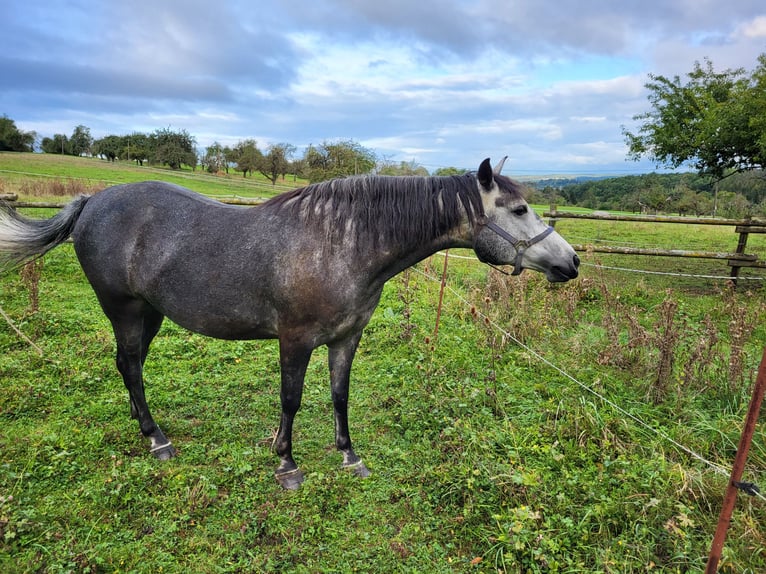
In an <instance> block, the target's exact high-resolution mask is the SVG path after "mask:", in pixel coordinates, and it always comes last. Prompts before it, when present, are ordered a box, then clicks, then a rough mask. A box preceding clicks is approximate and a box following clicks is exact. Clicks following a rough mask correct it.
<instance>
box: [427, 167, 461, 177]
mask: <svg viewBox="0 0 766 574" xmlns="http://www.w3.org/2000/svg"><path fill="white" fill-rule="evenodd" d="M465 172H466V170H464V169H460V168H457V167H440V168H438V169H437V170H436V171H434V175H440V176H441V175H463V174H464V173H465Z"/></svg>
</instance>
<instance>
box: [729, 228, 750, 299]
mask: <svg viewBox="0 0 766 574" xmlns="http://www.w3.org/2000/svg"><path fill="white" fill-rule="evenodd" d="M748 225H750V217H749V216H748V217H746V218H745V221H744V224H743V226H742V227H741V228H740V232H739V241H737V250H736V251H735V253H737V254H738V255H742V254H743V253H744V252H745V247H747V238H748V232H747V227H746V226H748ZM739 270H740V267H739V265H732V268H731V276H732V277H733V279H732V283H734V287H735V288H736V287H737V278H738V277H739Z"/></svg>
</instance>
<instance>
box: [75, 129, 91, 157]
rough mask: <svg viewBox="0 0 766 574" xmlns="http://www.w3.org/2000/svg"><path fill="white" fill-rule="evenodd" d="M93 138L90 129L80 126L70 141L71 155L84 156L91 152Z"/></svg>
mask: <svg viewBox="0 0 766 574" xmlns="http://www.w3.org/2000/svg"><path fill="white" fill-rule="evenodd" d="M92 146H93V138H92V137H91V135H90V128H88V127H86V126H83V125H79V126H77V127H76V128H75V129H74V131H73V132H72V137H71V138H70V139H69V153H71V154H72V155H83V154H87V153H90V152H91V147H92Z"/></svg>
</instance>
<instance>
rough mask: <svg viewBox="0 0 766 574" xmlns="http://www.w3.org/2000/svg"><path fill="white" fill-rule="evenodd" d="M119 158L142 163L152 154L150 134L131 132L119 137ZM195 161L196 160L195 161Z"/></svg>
mask: <svg viewBox="0 0 766 574" xmlns="http://www.w3.org/2000/svg"><path fill="white" fill-rule="evenodd" d="M121 142H122V145H121V146H120V153H119V158H120V159H124V160H127V161H135V162H136V163H137V164H138V165H141V166H142V165H144V162H145V161H149V158H151V157H152V156H153V155H154V148H153V146H154V144H153V141H152V136H150V135H147V134H142V133H141V132H133V133H132V134H130V135H129V136H124V137H122V138H121ZM195 163H196V161H195Z"/></svg>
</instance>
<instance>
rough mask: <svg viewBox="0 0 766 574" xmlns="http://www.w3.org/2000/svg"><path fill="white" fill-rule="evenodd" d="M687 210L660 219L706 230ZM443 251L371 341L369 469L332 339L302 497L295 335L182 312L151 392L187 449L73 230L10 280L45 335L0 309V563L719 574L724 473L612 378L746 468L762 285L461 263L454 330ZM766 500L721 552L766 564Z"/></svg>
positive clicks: (418, 274) (360, 402)
mask: <svg viewBox="0 0 766 574" xmlns="http://www.w3.org/2000/svg"><path fill="white" fill-rule="evenodd" d="M562 223H563V222H562ZM569 223H570V222H566V224H567V225H569ZM578 225H579V227H578V228H577V229H575V228H572V229H571V232H572V233H574V232H575V231H576V232H578V233H581V234H583V235H585V236H593V235H594V234H596V233H598V232H599V231H598V229H597V227H596V225H597V224H594V223H593V222H578ZM667 229H669V228H666V227H661V228H660V231H657V230H656V229H654V228H652V229H651V230H650V231H651V232H652V233H656V234H658V235H657V240H659V241H662V242H667V243H670V244H681V243H683V241H685V239H686V238H688V237H692V236H693V237H694V239H695V240H696V239H697V238H698V235H697V234H696V233H695V234H691V233H689V232H685V233H684V234H682V235H675V234H671V233H668V232H667V231H665V232H663V231H662V230H667ZM567 231H569V230H567V229H565V228H564V227H563V224H562V232H564V233H565V234H566V232H567ZM614 233H617V231H614ZM626 233H631V234H635V235H634V237H633V238H634V239H635V240H636V241H641V234H640V232H639V231H636V230H631V231H629V232H628V231H626ZM663 233H665V234H664V235H663ZM700 233H712V232H710V231H707V230H704V231H702V230H701V231H700ZM728 233H729V234H731V231H730V230H729V231H728ZM731 236H733V234H731V235H729V237H731ZM734 237H736V236H734ZM452 255H467V253H464V252H459V251H454V252H452ZM441 257H442V256H441V255H437V256H434V257H433V258H431V259H430V260H427V261H425V262H423V263H421V264H420V265H418V266H417V268H416V269H414V270H411V271H409V272H405V273H404V274H402V275H400V276H399V277H397V278H395V279H394V280H392V281H391V282H389V284H388V285H387V286H386V289H385V291H384V294H383V298H382V300H381V304H380V307H379V308H378V310H377V311H376V313H375V315H374V317H373V319H372V321H371V323H370V325H369V326H368V328H367V330H366V332H365V336H364V338H363V339H362V344H361V346H360V349H359V353H358V355H357V359H356V361H355V364H354V372H353V382H352V397H351V430H352V436H353V437H354V439H355V445H356V447H357V451H358V452H359V453H360V454H361V455H362V456H363V457H364V459H365V462H366V463H367V465H368V466H369V467H370V469H371V470H372V472H373V475H372V477H370V478H369V479H367V480H359V479H356V478H354V477H353V476H351V475H350V473H347V472H344V471H342V470H341V469H340V468H339V466H340V462H341V461H340V455H339V454H337V452H336V451H335V449H334V446H333V424H332V406H331V402H330V397H329V390H328V382H327V381H328V379H327V369H326V353H325V352H324V351H323V350H322V349H320V350H318V351H317V352H316V354H315V357H314V358H313V359H312V362H311V364H310V366H309V370H308V375H307V382H306V391H305V395H304V405H303V408H302V410H301V412H300V413H299V415H298V418H297V422H296V429H295V454H296V457H297V459H298V462H299V463H300V464H301V466H302V468H303V470H304V472H305V473H306V475H307V480H306V482H305V483H304V485H303V486H302V487H301V489H300V490H299V491H297V492H284V491H281V490H280V488H279V487H278V485H277V483H276V481H275V480H274V478H273V475H272V473H273V470H274V468H275V467H276V464H277V458H276V456H275V455H274V454H273V452H272V451H271V440H272V438H273V436H274V433H275V430H276V427H277V424H278V415H279V401H278V376H279V375H278V357H277V348H276V345H275V344H274V342H271V341H256V342H225V341H217V340H212V339H206V338H203V337H199V336H196V335H192V334H190V333H188V332H186V331H184V330H183V329H181V328H179V327H176V326H174V325H172V324H166V325H165V326H164V327H163V329H162V331H161V332H160V334H159V336H158V338H157V340H156V342H155V344H154V346H153V348H152V352H151V354H150V356H149V360H148V361H147V392H148V394H149V401H150V404H151V406H152V407H153V410H154V414H155V417H156V418H157V420H158V422H159V423H160V424H161V425H163V428H164V429H165V430H166V431H167V433H168V434H169V436H170V437H171V438H172V439H173V441H174V444H176V446H178V448H179V450H180V456H179V457H177V458H175V459H173V460H172V461H169V462H166V463H159V462H157V461H155V460H153V459H152V458H151V456H150V455H149V454H148V453H147V451H146V445H145V444H144V443H143V441H142V439H141V437H140V436H139V433H138V429H137V425H136V423H135V421H133V420H131V419H130V417H129V408H128V402H127V397H126V392H125V390H124V388H123V387H122V383H121V381H120V380H119V377H118V375H117V372H116V369H115V367H114V361H113V352H114V351H113V349H114V344H113V341H112V335H111V332H110V328H109V324H108V321H107V320H106V319H105V318H104V316H103V314H102V313H101V312H100V310H99V309H98V304H97V301H96V300H95V296H94V295H93V292H92V291H91V290H90V288H89V286H88V285H87V282H86V280H85V278H84V277H83V274H82V272H81V271H80V269H79V264H78V263H77V260H76V258H75V256H74V253H73V251H72V248H71V246H68V245H65V246H63V247H61V248H59V249H57V250H55V251H53V252H51V253H50V254H49V255H47V256H46V257H45V260H44V264H43V266H42V268H41V269H39V270H38V271H39V276H38V279H37V281H36V282H35V280H34V274H33V275H31V278H30V276H27V277H26V279H25V278H22V276H21V275H20V274H19V273H10V274H7V275H5V276H3V277H1V278H0V307H2V308H3V309H4V310H5V311H6V312H7V313H8V314H9V315H10V316H11V318H12V319H13V320H14V322H15V323H16V325H17V326H18V327H19V328H20V329H21V330H22V331H23V332H24V333H25V334H26V335H27V336H29V337H30V338H31V339H32V340H33V341H34V342H35V343H36V344H37V345H39V346H40V348H41V349H42V350H43V353H44V354H43V356H42V357H39V356H37V355H36V353H34V351H33V350H31V349H30V347H29V345H28V344H27V343H26V342H25V341H24V340H22V339H21V338H20V337H18V336H17V334H16V333H15V332H14V331H13V330H12V329H10V327H8V326H7V325H5V324H4V323H0V571H3V572H11V573H14V572H46V573H47V572H51V573H53V572H354V571H359V572H369V571H376V572H437V573H440V572H444V573H451V572H498V571H500V572H572V573H574V572H621V573H622V572H646V571H657V572H697V571H701V570H702V569H703V568H704V564H705V559H706V556H707V552H708V550H709V547H710V542H711V540H712V534H713V531H714V529H715V526H716V522H717V516H718V512H719V510H720V505H721V502H722V496H723V493H724V489H725V486H726V483H727V477H726V476H722V475H720V474H718V473H717V472H715V471H714V470H713V469H711V468H710V467H708V466H707V465H706V464H704V463H702V462H700V461H699V460H697V459H695V458H694V457H693V456H691V455H689V454H688V453H687V452H685V451H683V450H679V449H677V448H676V447H675V446H673V445H672V444H671V443H669V442H668V441H667V440H665V439H664V438H663V437H662V436H661V435H659V434H657V432H655V431H653V430H649V429H647V428H646V427H644V426H642V425H639V424H637V423H636V422H635V421H634V420H632V419H630V418H629V417H626V415H625V414H624V413H623V412H621V411H620V410H615V409H614V408H613V407H612V406H610V405H609V404H607V403H605V402H604V401H603V400H602V399H601V398H599V396H602V397H605V398H606V399H608V400H609V401H612V402H613V403H616V404H617V405H619V407H620V408H621V409H624V410H625V411H628V412H630V413H631V414H632V415H634V416H636V417H638V418H640V419H641V420H643V421H645V422H646V424H647V425H649V427H651V428H652V429H656V431H659V432H661V433H663V434H665V435H667V436H669V437H671V438H672V439H673V440H675V441H677V442H679V443H681V444H683V445H685V446H687V447H688V448H689V449H692V450H693V451H694V452H696V453H700V454H702V455H703V456H704V457H705V458H706V459H708V460H710V461H712V462H714V463H716V464H720V465H723V466H725V467H729V466H730V465H731V462H732V460H733V456H734V452H735V450H736V446H737V441H738V438H739V433H740V431H741V427H742V423H743V420H744V414H745V410H746V408H747V402H748V399H749V394H750V388H751V383H752V380H753V374H754V370H755V369H756V367H757V364H758V361H759V359H760V355H761V351H762V348H763V341H764V340H766V327H764V325H763V321H762V318H763V316H764V311H765V309H764V304H763V302H762V291H755V292H746V291H744V290H740V291H738V292H733V291H731V290H729V289H726V288H725V287H724V286H722V285H721V284H720V283H718V284H706V283H705V282H701V283H696V284H693V285H691V284H690V285H687V284H686V283H683V284H679V282H678V281H677V279H674V278H668V277H664V276H640V275H638V276H637V275H626V274H624V273H617V272H613V271H608V270H604V269H601V268H599V267H594V266H584V267H583V273H582V277H581V278H580V279H578V280H576V281H574V282H570V283H568V284H565V285H553V286H552V285H548V284H547V283H546V282H545V281H544V280H543V279H542V278H541V277H540V276H539V275H535V274H532V273H529V272H527V273H524V274H522V275H521V276H519V277H511V278H508V277H504V276H501V275H500V274H498V273H497V272H495V271H492V270H489V269H487V268H486V267H484V266H481V265H479V264H478V263H477V262H476V261H471V260H466V259H459V258H457V257H452V258H450V264H449V281H448V285H449V286H450V288H451V290H449V291H448V292H447V293H446V295H445V307H444V311H443V313H442V316H441V322H440V326H439V333H438V337H436V338H435V337H434V323H435V316H436V302H437V300H438V290H439V283H438V281H436V280H434V279H432V278H438V276H439V274H440V272H441V268H442V261H443V260H442V259H441ZM583 258H584V261H585V262H586V263H589V264H591V265H593V264H597V263H599V262H603V261H604V260H605V259H606V258H604V259H601V258H596V257H595V256H594V255H592V254H583ZM613 261H615V260H613V259H609V262H610V263H612V262H613ZM633 261H635V260H634V259H631V260H630V261H629V262H628V263H629V265H633V263H632V262H633ZM666 261H668V260H663V259H652V260H649V259H648V258H647V259H646V264H651V265H653V266H655V267H662V266H663V265H664V264H665V263H664V262H666ZM621 263H622V264H623V266H625V263H626V261H625V258H622V260H621ZM687 263H688V262H682V263H680V264H678V265H686V264H687ZM674 265H675V264H674ZM35 289H37V304H36V305H35V304H34V299H35V298H34V297H33V296H32V294H33V292H34V291H35ZM496 326H499V327H500V329H498V327H496ZM511 337H512V338H511ZM520 343H523V344H524V345H526V346H522V345H521V344H520ZM533 351H534V353H537V354H539V355H541V356H543V357H545V358H546V359H548V360H550V361H551V362H553V363H554V364H556V365H557V366H558V367H560V368H561V369H563V370H565V371H566V372H568V373H571V375H573V376H574V377H575V378H576V379H578V380H579V381H581V382H582V383H583V384H584V385H586V386H587V387H589V388H592V389H593V391H595V392H596V393H598V395H599V396H597V395H596V394H594V393H592V392H589V391H587V390H584V389H583V388H582V387H580V386H579V385H578V384H577V383H575V382H573V381H572V380H571V379H570V378H568V377H566V376H564V375H562V374H561V373H560V372H558V371H556V370H554V369H552V368H550V367H549V366H547V365H546V364H545V363H543V362H542V361H541V360H540V359H539V358H538V357H537V356H535V354H533ZM668 357H671V358H672V361H670V362H668V360H667V359H668ZM660 365H664V367H663V368H662V369H660ZM660 378H662V380H659V379H660ZM764 439H766V430H765V429H764V427H763V426H762V425H761V426H760V427H759V428H758V429H757V431H756V436H755V438H754V441H753V446H752V450H751V455H750V459H749V463H748V467H747V471H746V475H745V478H744V480H749V481H753V482H756V483H758V484H760V485H761V486H762V487H763V484H764V483H766V480H764V468H766V440H764ZM764 509H766V505H765V504H764V502H763V500H762V499H758V498H750V497H746V496H744V495H742V494H741V495H740V496H739V499H738V501H737V509H736V512H735V515H734V519H733V522H732V526H731V529H730V532H729V537H728V539H727V544H726V546H725V551H724V557H723V561H722V565H721V571H723V572H761V571H764V570H765V569H766V555H764V551H763V549H764V548H766V524H765V523H764V521H763V516H764Z"/></svg>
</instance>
